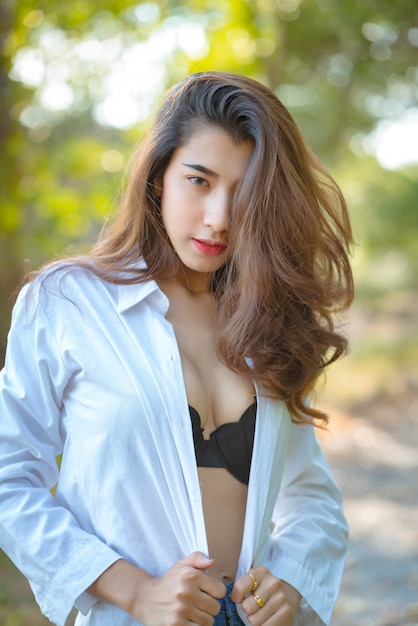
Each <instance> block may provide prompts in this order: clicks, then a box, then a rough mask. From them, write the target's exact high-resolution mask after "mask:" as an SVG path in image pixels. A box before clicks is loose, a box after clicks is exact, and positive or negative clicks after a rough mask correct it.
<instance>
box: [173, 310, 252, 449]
mask: <svg viewBox="0 0 418 626" xmlns="http://www.w3.org/2000/svg"><path fill="white" fill-rule="evenodd" d="M167 320H168V321H169V322H170V324H171V325H172V327H173V331H174V334H175V338H176V342H177V346H178V351H179V354H180V359H181V368H182V374H183V378H184V384H185V388H186V393H187V399H188V403H189V405H190V406H192V407H194V408H195V409H196V411H197V412H198V413H199V415H200V419H201V424H202V426H203V428H204V430H205V436H208V435H209V434H210V433H211V432H212V430H214V429H215V428H217V427H218V426H221V425H222V424H225V423H230V422H236V421H238V420H239V419H240V417H241V415H242V413H243V412H244V411H245V409H246V408H247V407H248V406H249V405H250V404H252V402H253V400H254V387H253V384H252V382H251V380H250V379H248V378H247V377H245V376H243V375H240V374H237V373H236V372H233V371H232V370H230V369H228V367H227V366H226V365H225V363H224V362H223V360H222V358H221V357H220V355H219V353H218V350H217V331H216V328H217V326H216V319H215V313H214V310H213V308H212V307H210V306H208V305H207V306H205V305H204V304H203V305H202V304H200V305H199V306H197V307H195V308H192V309H190V308H186V307H171V308H170V310H169V312H168V315H167Z"/></svg>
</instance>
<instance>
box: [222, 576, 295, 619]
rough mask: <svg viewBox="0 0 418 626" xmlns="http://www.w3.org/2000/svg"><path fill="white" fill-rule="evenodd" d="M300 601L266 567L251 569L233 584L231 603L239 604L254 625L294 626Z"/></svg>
mask: <svg viewBox="0 0 418 626" xmlns="http://www.w3.org/2000/svg"><path fill="white" fill-rule="evenodd" d="M250 574H251V576H250ZM300 599H301V595H300V593H299V592H298V591H297V590H296V589H295V588H294V587H292V586H291V585H289V584H288V583H285V582H284V581H283V580H280V579H279V578H276V577H275V576H273V574H271V573H270V572H269V571H268V569H266V568H265V567H254V568H251V569H250V571H249V574H246V575H245V576H241V578H238V580H236V581H235V584H234V588H233V590H232V593H231V600H232V601H233V602H235V604H241V606H242V608H243V610H244V611H245V612H246V613H247V615H248V621H249V622H250V624H253V626H261V625H262V624H265V623H266V622H267V621H268V624H269V626H293V625H294V622H295V618H296V613H297V610H298V606H299V602H300Z"/></svg>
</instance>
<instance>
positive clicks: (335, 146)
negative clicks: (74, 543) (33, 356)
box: [0, 0, 418, 626]
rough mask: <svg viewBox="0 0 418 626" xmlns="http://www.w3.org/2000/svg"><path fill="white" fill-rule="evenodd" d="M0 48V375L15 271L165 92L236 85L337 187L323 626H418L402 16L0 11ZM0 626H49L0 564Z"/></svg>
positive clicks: (414, 45)
mask: <svg viewBox="0 0 418 626" xmlns="http://www.w3.org/2000/svg"><path fill="white" fill-rule="evenodd" d="M0 46H1V57H0V142H1V151H0V362H1V363H2V362H3V358H4V349H5V345H6V336H7V330H8V327H9V323H10V312H11V307H12V304H13V302H14V297H15V295H14V294H15V292H16V289H17V287H18V284H19V281H20V280H21V277H22V275H23V273H24V272H25V271H27V270H28V269H31V268H32V269H33V268H36V267H37V266H38V265H39V264H41V263H42V262H43V261H45V260H47V259H50V258H51V257H55V256H58V255H60V254H62V253H63V252H68V251H69V250H70V251H74V250H83V249H84V248H86V247H88V245H89V243H90V242H92V241H93V240H94V239H95V237H96V235H97V233H98V231H99V229H100V228H101V226H102V225H103V223H104V221H105V220H106V218H107V217H108V216H109V215H110V214H111V212H112V210H113V209H114V207H115V205H116V204H117V202H118V197H119V195H120V193H121V190H122V189H123V185H124V179H125V175H126V167H127V162H128V160H129V156H130V153H131V151H132V148H133V146H134V144H136V143H137V142H138V141H139V140H140V139H141V137H142V134H143V132H144V131H145V129H146V127H147V124H148V122H149V119H150V115H151V114H152V112H153V108H154V105H155V102H156V100H157V99H158V97H159V96H160V95H161V94H162V93H163V92H164V91H165V89H166V88H167V87H168V86H169V85H170V84H172V83H173V82H175V81H176V80H178V79H179V78H181V77H183V76H184V75H185V74H187V73H190V72H193V71H199V70H205V69H216V70H225V71H233V72H238V73H242V74H246V75H248V76H251V77H253V78H256V79H258V80H259V81H261V82H263V83H265V84H266V85H268V86H269V87H270V88H271V89H273V90H274V91H275V92H276V94H277V95H278V96H279V97H280V98H281V99H282V100H283V101H284V103H285V104H286V105H287V107H288V108H289V109H290V110H291V111H292V113H293V115H294V117H295V119H296V120H297V122H298V124H299V126H300V127H301V129H302V132H303V134H304V136H305V138H306V139H307V141H308V143H310V145H311V146H312V147H313V148H314V150H315V151H316V152H317V154H318V155H319V156H320V158H321V160H322V162H323V163H324V164H325V166H326V167H327V168H328V169H329V170H330V171H331V173H332V174H333V175H334V177H335V178H336V179H337V180H338V182H339V183H340V185H341V187H342V189H343V191H344V193H345V195H346V199H347V202H348V205H349V209H350V213H351V216H352V221H353V226H354V232H355V239H356V245H355V248H354V250H353V253H354V255H353V264H354V268H355V275H356V284H357V298H356V301H355V304H354V306H353V308H352V310H351V311H350V313H349V314H348V316H347V317H346V318H345V319H344V320H343V323H344V326H345V330H346V332H347V333H349V334H350V336H351V343H352V347H351V352H350V354H349V356H347V357H346V358H345V359H344V360H342V361H341V362H340V363H338V364H336V365H335V366H334V367H333V368H332V370H331V371H330V372H329V373H328V375H327V379H326V381H324V385H323V387H321V389H319V390H318V400H317V401H318V403H319V404H321V405H322V406H324V407H325V408H326V409H328V410H329V413H330V416H331V421H330V427H329V430H328V432H326V433H323V434H321V435H320V436H321V440H322V441H323V444H324V447H325V450H326V453H327V456H328V458H329V462H330V464H331V467H332V469H333V471H334V473H335V475H336V478H337V480H338V481H339V483H340V484H341V487H342V490H343V495H344V501H345V507H346V512H347V516H348V519H349V523H350V527H351V539H350V549H349V554H348V559H347V567H346V571H345V575H344V580H343V585H342V590H341V595H340V599H339V602H338V604H337V607H336V610H335V614H334V618H333V621H332V625H333V626H416V625H417V624H418V486H417V484H416V483H417V481H416V476H417V466H418V453H417V446H418V358H417V357H418V280H417V277H418V207H417V204H418V7H417V5H416V3H415V2H414V1H413V0H396V1H394V0H338V1H337V2H336V1H335V0H318V1H313V0H207V1H203V0H190V1H188V2H183V1H182V0H154V1H152V2H138V0H136V1H133V0H101V2H100V3H97V2H95V1H94V0H72V2H71V3H65V2H58V1H57V0H44V1H41V0H40V1H38V2H32V1H31V0H19V1H13V0H2V2H1V4H0ZM0 623H1V624H4V625H5V626H41V625H45V624H47V623H49V622H47V621H46V620H44V619H43V618H42V617H40V614H39V611H38V609H37V608H36V606H35V605H34V603H33V600H32V598H31V593H30V590H29V587H28V585H27V583H26V582H25V580H24V579H23V578H22V576H21V575H20V573H19V572H17V570H16V569H15V568H14V566H12V565H11V564H10V563H9V561H8V560H7V558H6V556H5V555H4V554H0ZM71 623H72V622H71Z"/></svg>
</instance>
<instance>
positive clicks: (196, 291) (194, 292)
mask: <svg viewBox="0 0 418 626" xmlns="http://www.w3.org/2000/svg"><path fill="white" fill-rule="evenodd" d="M177 282H178V283H179V285H181V286H182V287H184V288H185V289H186V291H188V292H189V293H190V294H191V295H192V296H202V295H203V294H204V293H209V291H210V289H209V288H208V287H206V289H193V287H190V285H189V283H188V282H187V280H184V281H183V280H177Z"/></svg>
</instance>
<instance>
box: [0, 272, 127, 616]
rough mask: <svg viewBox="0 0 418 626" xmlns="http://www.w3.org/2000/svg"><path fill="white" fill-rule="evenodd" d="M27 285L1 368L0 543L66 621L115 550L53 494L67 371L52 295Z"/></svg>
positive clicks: (52, 612)
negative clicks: (54, 320)
mask: <svg viewBox="0 0 418 626" xmlns="http://www.w3.org/2000/svg"><path fill="white" fill-rule="evenodd" d="M29 289H30V297H28V287H25V288H24V289H23V290H22V292H21V293H20V295H19V298H18V301H17V303H16V305H15V308H14V311H13V317H12V326H11V330H10V333H9V337H8V347H7V352H6V363H5V367H4V369H3V370H2V372H1V374H0V547H1V548H2V549H3V550H4V551H5V552H6V553H7V554H8V555H9V557H10V558H11V560H12V561H13V562H14V563H15V565H16V566H17V567H18V568H19V569H20V570H21V571H22V573H23V574H24V575H25V576H26V577H27V578H28V580H29V583H30V585H31V587H32V590H33V593H34V595H35V597H36V600H37V602H38V604H39V606H40V608H41V611H42V612H43V613H44V614H45V615H46V616H47V617H48V618H49V619H50V620H51V621H52V622H53V623H55V624H57V625H58V626H64V624H65V621H66V618H67V616H68V614H69V613H70V611H71V609H72V607H73V606H77V608H78V609H79V610H81V611H82V612H83V613H84V612H87V611H88V609H89V608H90V607H91V606H92V605H93V604H94V602H96V599H95V598H94V597H93V596H91V595H90V594H88V593H87V592H85V590H86V589H87V588H88V586H89V585H90V584H91V583H92V582H93V581H94V580H96V579H97V578H98V576H99V575H100V574H101V573H102V572H103V571H104V570H105V569H107V568H108V567H109V566H110V565H111V564H112V563H114V562H115V561H116V560H118V559H119V558H120V556H119V555H118V554H116V553H115V552H114V551H113V550H112V549H111V548H110V547H108V546H106V545H105V544H104V543H103V542H102V541H100V540H99V539H98V538H97V537H95V536H93V535H91V534H89V533H86V532H85V531H83V530H82V529H81V528H80V526H79V524H78V523H77V520H76V519H75V517H74V516H73V514H72V513H71V512H70V511H69V510H67V509H66V508H65V507H63V506H59V505H58V504H57V503H56V501H55V499H54V497H53V495H52V494H51V489H52V487H53V486H54V485H55V484H56V482H57V478H58V466H57V461H56V458H57V456H58V455H59V454H61V453H62V451H63V446H64V443H65V426H64V424H63V421H62V418H61V416H62V401H63V395H64V394H65V388H66V385H67V384H68V381H69V380H70V378H71V375H72V371H71V368H68V363H66V364H65V365H64V360H63V355H62V354H61V353H60V349H59V346H58V344H57V341H56V338H55V335H54V331H53V328H52V326H51V323H50V321H49V319H48V315H47V310H48V307H51V306H54V304H53V300H54V298H53V297H48V298H46V296H43V295H42V287H41V288H40V287H39V285H38V284H33V283H32V284H31V286H30V287H29ZM46 300H47V301H46ZM61 300H62V298H61ZM61 306H63V305H62V304H61ZM67 309H68V303H67ZM63 311H64V308H63ZM74 367H76V364H74Z"/></svg>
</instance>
